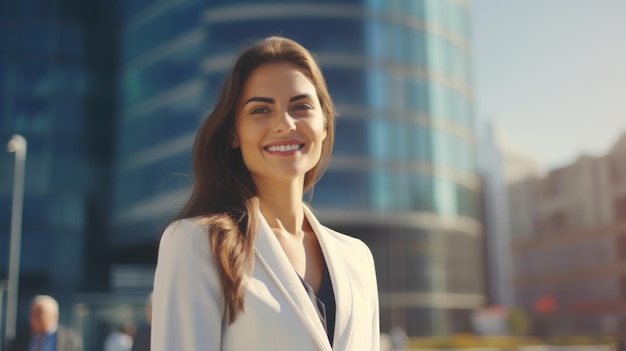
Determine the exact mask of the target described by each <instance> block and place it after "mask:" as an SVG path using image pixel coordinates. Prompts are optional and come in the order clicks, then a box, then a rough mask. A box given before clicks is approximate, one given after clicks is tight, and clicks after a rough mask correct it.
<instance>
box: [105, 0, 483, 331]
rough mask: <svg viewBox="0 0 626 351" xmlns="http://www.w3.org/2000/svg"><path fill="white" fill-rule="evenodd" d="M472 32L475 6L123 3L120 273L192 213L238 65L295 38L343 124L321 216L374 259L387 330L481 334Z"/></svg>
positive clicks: (449, 1)
mask: <svg viewBox="0 0 626 351" xmlns="http://www.w3.org/2000/svg"><path fill="white" fill-rule="evenodd" d="M468 20H469V9H468V4H467V2H466V1H462V0H424V1H414V0H410V1H409V0H403V1H383V0H333V1H331V0H317V1H312V0H311V1H286V0H285V1H271V2H269V1H252V0H248V1H246V0H239V1H226V0H216V1H210V2H206V1H199V0H181V1H176V2H172V1H156V2H154V1H136V0H133V1H125V2H124V10H123V20H122V22H123V26H122V33H121V55H120V57H121V62H120V72H121V73H120V83H121V89H120V95H119V96H120V110H119V113H118V115H119V123H118V124H117V136H118V139H117V145H116V153H115V160H116V163H115V164H116V167H115V177H114V182H113V183H114V188H115V189H114V200H113V221H112V223H113V224H112V228H113V230H112V234H111V235H112V238H113V245H114V248H113V249H114V251H115V252H116V257H117V259H118V260H119V262H123V263H153V262H154V260H155V257H156V242H157V240H158V235H159V233H160V231H161V230H162V229H163V227H164V226H165V225H166V224H167V221H168V220H169V219H171V218H172V217H173V216H174V215H175V214H176V211H177V210H178V209H179V208H180V206H181V205H182V204H183V203H184V201H185V194H186V193H185V191H184V185H185V184H187V183H188V181H189V178H188V177H189V176H190V171H191V170H190V151H191V144H192V141H193V138H194V135H195V131H196V129H197V127H198V126H199V124H200V121H201V120H202V119H203V118H204V117H205V116H206V114H207V112H208V111H209V110H210V108H211V106H212V104H213V99H214V97H215V93H216V90H217V88H218V86H219V83H220V81H221V79H222V78H223V76H224V74H225V72H226V70H227V69H228V67H229V66H230V64H231V62H232V60H233V58H234V56H235V54H236V53H237V52H238V51H239V49H241V48H242V47H244V46H245V45H246V44H248V43H250V41H251V40H252V39H255V38H262V37H266V36H269V35H282V36H285V37H289V38H292V39H294V40H296V41H298V42H300V43H302V44H303V45H304V46H305V47H307V48H308V49H310V50H311V51H312V52H313V53H315V54H316V55H317V57H318V59H319V62H320V64H321V66H322V70H323V72H324V75H325V77H326V79H327V82H328V85H329V90H330V92H331V95H332V97H333V99H334V101H335V103H336V105H337V108H338V111H339V112H340V116H339V118H338V119H337V136H336V144H335V150H334V156H333V160H332V162H331V165H330V167H329V170H328V172H327V173H326V175H325V176H324V177H323V178H322V180H321V181H320V183H319V184H318V185H317V186H316V189H315V192H314V198H313V202H312V205H313V208H314V210H315V211H316V213H317V214H318V215H319V217H320V220H321V221H322V222H323V223H325V224H327V225H328V226H330V227H332V228H334V229H338V230H340V231H343V232H345V233H347V234H350V235H353V236H356V237H359V238H362V239H363V240H364V241H365V242H366V243H367V244H368V245H369V246H370V247H371V249H372V250H373V252H374V256H375V259H376V264H377V269H378V278H379V285H380V299H381V323H382V331H383V332H385V331H388V330H389V329H390V328H391V327H392V326H400V327H402V328H404V329H405V330H407V332H408V333H409V334H410V335H433V334H445V333H452V332H461V331H469V330H470V313H471V311H472V310H473V309H475V308H478V307H480V306H481V305H482V304H483V303H484V294H483V283H482V280H483V277H482V267H483V264H482V256H481V252H482V251H481V250H482V225H481V223H480V219H479V216H480V214H479V203H478V197H479V179H478V176H477V174H476V169H475V165H474V163H475V162H474V149H475V145H474V144H475V141H474V133H473V116H472V112H473V103H472V86H471V77H470V63H471V56H470V55H471V48H470V44H469V37H468V33H469V30H468V27H469V26H468Z"/></svg>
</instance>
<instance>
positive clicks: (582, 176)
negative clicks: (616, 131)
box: [508, 133, 626, 334]
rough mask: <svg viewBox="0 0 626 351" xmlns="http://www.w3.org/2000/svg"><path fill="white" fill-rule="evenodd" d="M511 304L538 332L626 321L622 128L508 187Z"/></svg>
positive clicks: (589, 329)
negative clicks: (596, 151) (603, 146)
mask: <svg viewBox="0 0 626 351" xmlns="http://www.w3.org/2000/svg"><path fill="white" fill-rule="evenodd" d="M508 197H509V211H510V214H509V215H510V218H511V220H510V223H511V237H512V240H511V242H512V247H511V250H512V254H513V255H512V256H513V277H514V278H513V287H514V291H515V296H516V302H517V304H519V305H520V306H521V307H523V308H525V309H526V310H527V311H529V312H531V313H533V315H534V317H535V319H536V328H537V329H538V330H537V331H538V332H544V333H547V334H552V333H555V332H573V333H579V334H581V333H595V332H612V331H615V330H617V328H618V327H619V326H620V325H624V324H626V133H625V134H623V135H622V137H621V138H620V139H619V140H618V141H617V142H616V143H615V144H614V146H613V147H612V148H611V150H610V151H609V152H608V153H607V154H606V155H604V156H601V157H591V156H581V157H579V158H578V160H576V162H574V163H573V164H571V165H568V166H565V167H563V168H559V169H556V170H553V171H550V172H549V173H548V174H547V175H546V176H544V177H534V178H526V179H524V180H520V181H518V182H515V183H512V184H510V185H509V191H508Z"/></svg>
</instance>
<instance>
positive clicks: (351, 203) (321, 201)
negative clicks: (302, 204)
mask: <svg viewBox="0 0 626 351" xmlns="http://www.w3.org/2000/svg"><path fill="white" fill-rule="evenodd" d="M369 191H370V188H369V177H368V175H367V173H365V172H358V171H341V170H328V171H327V172H326V174H324V176H323V177H322V179H320V181H319V182H318V183H317V185H316V186H315V192H314V195H315V196H314V198H313V204H314V206H318V205H319V206H324V207H338V208H345V207H350V208H367V206H368V194H369Z"/></svg>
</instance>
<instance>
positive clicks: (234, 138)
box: [230, 132, 240, 149]
mask: <svg viewBox="0 0 626 351" xmlns="http://www.w3.org/2000/svg"><path fill="white" fill-rule="evenodd" d="M230 135H231V137H230V146H232V148H233V149H236V148H238V147H239V145H240V144H239V138H237V134H235V132H231V133H230Z"/></svg>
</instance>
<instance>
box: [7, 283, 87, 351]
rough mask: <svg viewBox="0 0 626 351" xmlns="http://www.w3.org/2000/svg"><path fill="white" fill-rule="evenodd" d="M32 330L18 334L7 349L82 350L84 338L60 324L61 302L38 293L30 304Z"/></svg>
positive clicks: (15, 350) (29, 350)
mask: <svg viewBox="0 0 626 351" xmlns="http://www.w3.org/2000/svg"><path fill="white" fill-rule="evenodd" d="M29 321H30V330H29V331H28V332H25V333H23V334H18V335H17V337H16V338H15V339H14V340H11V341H10V342H9V344H8V347H7V351H82V350H83V345H82V340H81V339H80V337H79V336H78V334H76V332H74V331H73V330H71V329H69V328H66V327H63V326H61V325H59V304H58V303H57V301H56V300H55V299H54V298H53V297H51V296H48V295H38V296H35V297H34V298H33V301H32V302H31V304H30V319H29Z"/></svg>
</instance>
